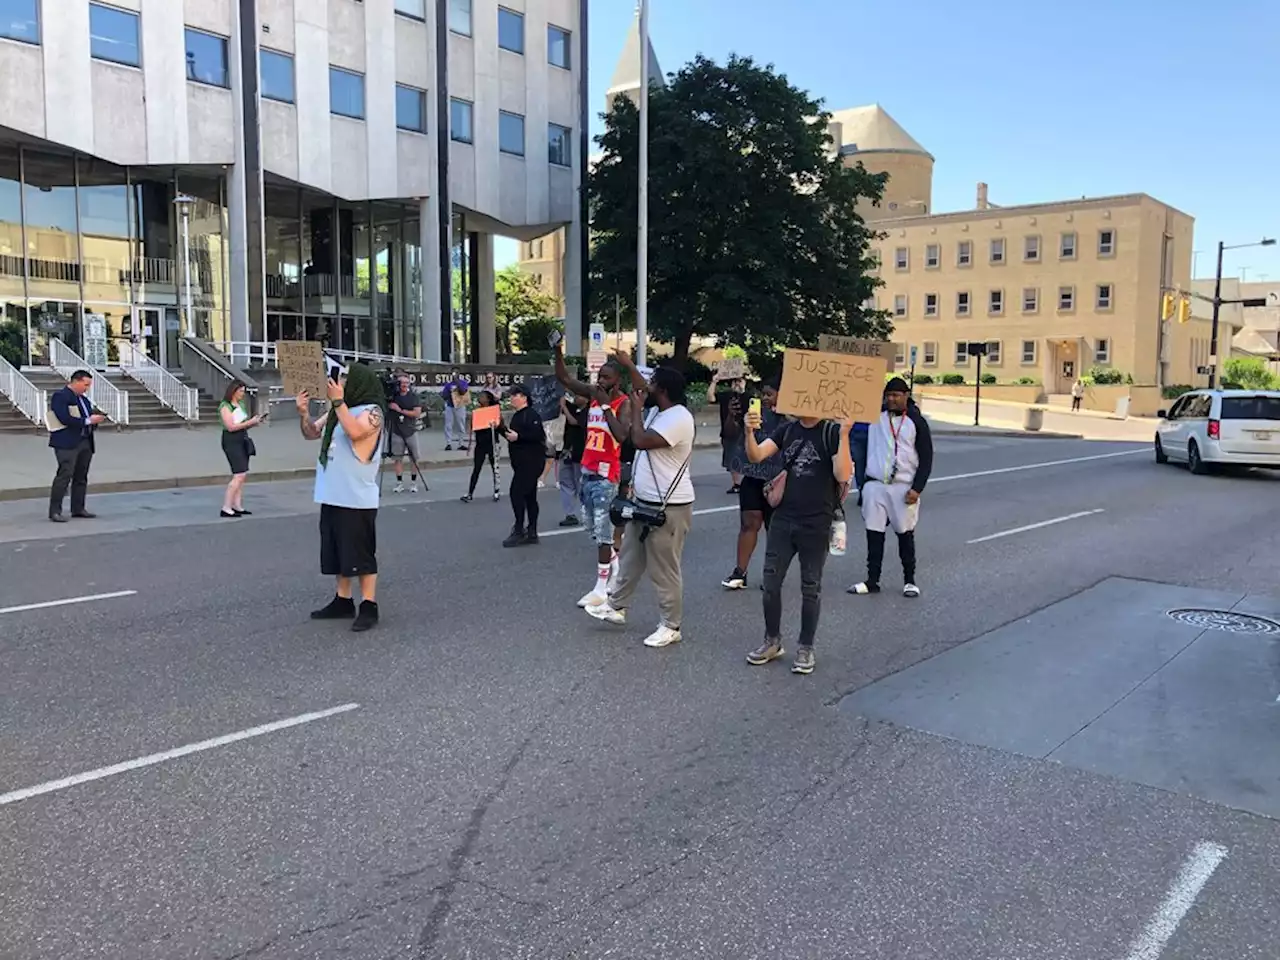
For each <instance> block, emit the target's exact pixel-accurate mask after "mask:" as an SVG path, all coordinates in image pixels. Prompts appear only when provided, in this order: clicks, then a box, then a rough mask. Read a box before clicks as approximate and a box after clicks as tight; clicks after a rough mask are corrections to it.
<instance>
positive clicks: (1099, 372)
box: [1085, 364, 1124, 386]
mask: <svg viewBox="0 0 1280 960" xmlns="http://www.w3.org/2000/svg"><path fill="white" fill-rule="evenodd" d="M1085 381H1086V382H1088V383H1096V384H1097V385H1098V386H1112V385H1114V384H1117V383H1124V374H1123V373H1121V372H1120V371H1119V370H1113V369H1111V367H1104V366H1101V365H1098V364H1094V365H1093V366H1092V367H1090V368H1089V372H1088V373H1087V374H1086V375H1085Z"/></svg>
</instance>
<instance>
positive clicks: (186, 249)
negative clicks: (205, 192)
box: [173, 193, 195, 337]
mask: <svg viewBox="0 0 1280 960" xmlns="http://www.w3.org/2000/svg"><path fill="white" fill-rule="evenodd" d="M173 202H174V204H175V205H176V206H177V208H178V212H179V213H180V214H181V215H182V276H183V279H184V281H185V285H184V291H183V311H182V312H183V316H184V318H183V323H182V335H183V336H185V337H191V336H195V323H194V320H193V319H192V313H191V204H193V203H195V200H194V199H193V198H192V197H189V196H187V195H186V194H185V193H182V194H179V195H178V196H177V197H176V198H174V201H173Z"/></svg>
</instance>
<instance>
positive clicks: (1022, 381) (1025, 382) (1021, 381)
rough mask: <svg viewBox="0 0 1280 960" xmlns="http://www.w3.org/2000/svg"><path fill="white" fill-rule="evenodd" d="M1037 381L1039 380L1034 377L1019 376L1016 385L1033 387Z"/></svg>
mask: <svg viewBox="0 0 1280 960" xmlns="http://www.w3.org/2000/svg"><path fill="white" fill-rule="evenodd" d="M1039 382H1040V381H1039V380H1037V379H1036V378H1035V377H1019V378H1018V386H1020V387H1034V386H1035V385H1036V384H1037V383H1039Z"/></svg>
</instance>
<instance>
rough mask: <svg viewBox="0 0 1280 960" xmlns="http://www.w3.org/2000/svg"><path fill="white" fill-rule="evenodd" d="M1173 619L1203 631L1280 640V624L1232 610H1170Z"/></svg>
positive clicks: (1191, 608)
mask: <svg viewBox="0 0 1280 960" xmlns="http://www.w3.org/2000/svg"><path fill="white" fill-rule="evenodd" d="M1168 615H1169V616H1170V617H1171V618H1172V619H1174V620H1177V621H1178V622H1179V623H1185V624H1187V625H1188V626H1192V627H1197V628H1199V629H1201V630H1226V631H1227V632H1228V633H1247V634H1251V635H1253V636H1255V637H1277V638H1280V623H1276V622H1275V621H1274V620H1268V619H1267V618H1266V617H1254V616H1250V615H1249V614H1247V613H1232V612H1231V611H1230V610H1200V609H1196V608H1194V607H1187V608H1184V609H1180V610H1170V611H1169V614H1168Z"/></svg>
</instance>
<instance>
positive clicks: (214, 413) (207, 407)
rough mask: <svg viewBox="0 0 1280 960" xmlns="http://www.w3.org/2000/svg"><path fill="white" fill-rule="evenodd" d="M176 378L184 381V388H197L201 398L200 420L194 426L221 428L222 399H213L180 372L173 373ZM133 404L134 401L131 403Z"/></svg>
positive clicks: (174, 371)
mask: <svg viewBox="0 0 1280 960" xmlns="http://www.w3.org/2000/svg"><path fill="white" fill-rule="evenodd" d="M171 372H172V373H173V375H174V376H175V377H177V378H178V379H179V380H181V381H182V383H183V385H184V386H187V387H195V388H196V393H197V394H199V396H200V420H199V421H198V422H197V423H196V424H194V425H195V426H201V427H207V426H210V425H213V426H221V425H222V421H221V420H220V419H219V417H218V404H220V403H221V402H222V398H221V397H211V396H209V394H207V393H205V392H204V391H203V390H201V389H200V387H199V386H198V385H197V384H196V382H195V381H194V380H192V379H191V378H190V377H188V376H187V375H186V374H185V373H182V372H181V371H179V370H173V371H171ZM129 402H130V403H133V400H130V401H129Z"/></svg>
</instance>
